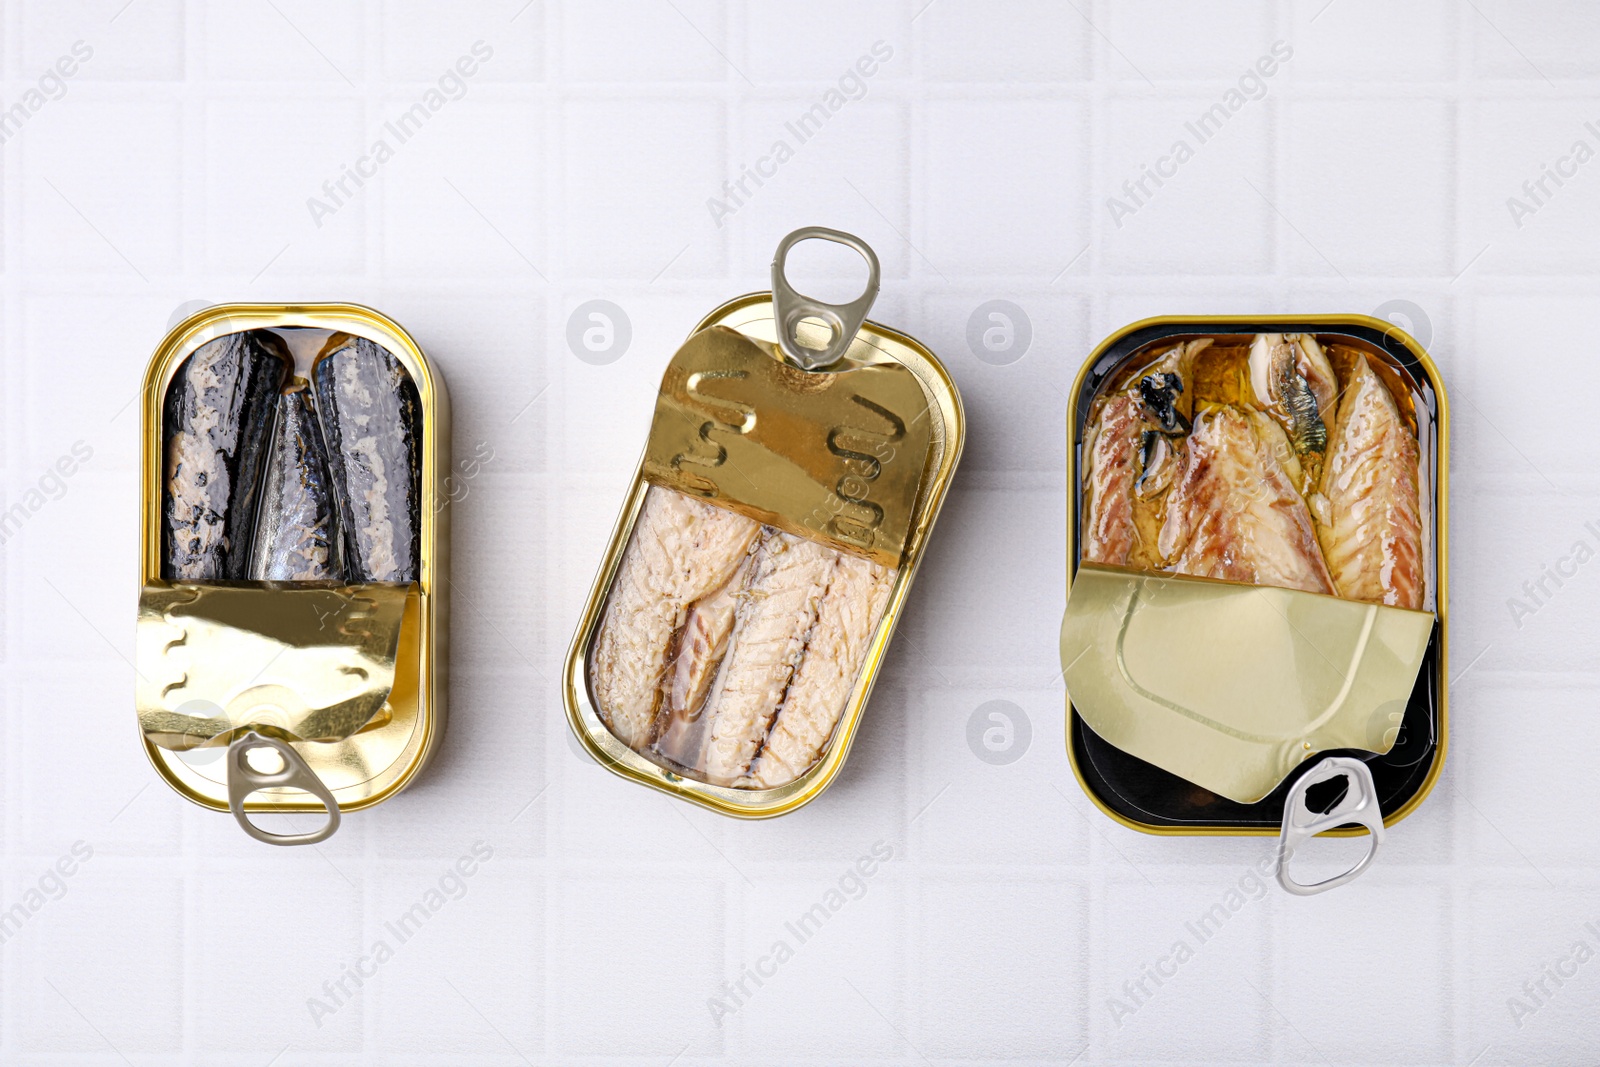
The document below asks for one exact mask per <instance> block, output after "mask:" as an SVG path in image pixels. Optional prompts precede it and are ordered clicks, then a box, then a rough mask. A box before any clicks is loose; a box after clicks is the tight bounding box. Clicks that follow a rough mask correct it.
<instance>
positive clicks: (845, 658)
mask: <svg viewBox="0 0 1600 1067" xmlns="http://www.w3.org/2000/svg"><path fill="white" fill-rule="evenodd" d="M894 577H895V572H894V571H892V570H890V569H888V568H886V567H883V566H881V565H879V564H877V563H874V562H872V561H871V560H867V559H862V558H860V557H857V556H850V555H843V554H841V555H840V556H839V559H838V562H837V563H836V564H835V565H834V569H833V575H832V577H831V578H830V580H829V582H828V591H827V593H826V594H824V596H823V598H822V605H821V607H820V608H819V609H818V611H817V622H816V625H815V626H813V627H812V630H811V639H810V640H809V641H807V642H806V648H805V654H804V655H803V656H802V657H801V660H800V666H799V667H798V668H796V670H795V672H794V679H793V681H792V682H791V683H790V685H789V691H788V693H787V694H785V695H784V698H783V705H782V706H781V707H780V708H779V709H778V717H777V720H776V722H774V723H773V726H772V730H771V732H770V733H769V734H768V735H767V741H766V744H765V745H764V746H762V748H761V753H760V755H759V756H757V757H756V760H755V763H754V765H753V766H752V767H751V771H750V775H749V777H748V778H747V779H743V780H741V781H740V782H739V783H738V784H740V785H748V786H750V787H752V788H755V789H771V788H775V787H777V786H780V785H787V784H788V783H790V782H792V781H794V780H795V779H796V778H798V777H799V776H800V775H802V774H804V773H805V772H806V771H807V770H809V769H810V768H811V766H812V765H813V764H815V763H816V762H817V760H818V758H819V757H820V756H821V755H822V752H823V750H824V749H825V748H826V747H827V746H828V742H829V740H830V739H831V738H832V737H833V730H834V727H835V726H836V725H837V724H838V722H839V716H840V715H841V714H842V713H843V711H844V708H845V704H846V703H848V701H849V699H850V693H851V692H852V690H854V689H855V685H856V679H857V678H858V676H859V675H860V674H861V667H862V664H863V663H864V662H865V661H866V656H867V648H868V647H869V646H870V645H871V643H872V635H873V634H874V633H876V632H877V629H878V621H879V620H880V619H881V618H882V617H883V609H884V607H885V605H887V604H888V602H889V591H890V589H891V588H892V587H893V585H894Z"/></svg>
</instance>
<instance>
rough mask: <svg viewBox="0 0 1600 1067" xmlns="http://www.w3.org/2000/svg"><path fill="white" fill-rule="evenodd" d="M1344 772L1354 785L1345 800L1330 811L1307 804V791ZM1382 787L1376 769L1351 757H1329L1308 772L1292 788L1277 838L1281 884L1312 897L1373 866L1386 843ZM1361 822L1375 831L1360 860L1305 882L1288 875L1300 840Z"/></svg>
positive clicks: (1296, 893) (1346, 794)
mask: <svg viewBox="0 0 1600 1067" xmlns="http://www.w3.org/2000/svg"><path fill="white" fill-rule="evenodd" d="M1340 776H1344V777H1345V778H1346V780H1347V781H1348V782H1349V783H1350V785H1349V788H1348V789H1347V790H1346V791H1345V794H1344V798H1343V799H1341V800H1340V801H1339V803H1337V804H1335V805H1334V806H1333V808H1332V809H1331V810H1329V811H1326V812H1315V811H1312V810H1311V809H1310V808H1309V807H1307V806H1306V791H1307V790H1308V789H1310V788H1311V787H1312V786H1314V785H1316V784H1317V783H1319V782H1326V781H1330V780H1332V779H1334V778H1338V777H1340ZM1377 792H1378V791H1377V788H1376V787H1375V786H1373V784H1372V772H1371V771H1369V770H1368V769H1367V765H1366V764H1365V763H1363V762H1361V761H1360V760H1358V759H1353V758H1351V757H1350V756H1330V757H1328V758H1327V759H1325V760H1323V761H1322V762H1321V763H1319V764H1318V765H1317V766H1315V767H1313V768H1312V769H1311V770H1310V771H1308V772H1307V773H1306V774H1305V775H1303V776H1302V777H1301V778H1300V780H1299V781H1298V782H1296V783H1295V784H1294V787H1293V788H1292V789H1290V790H1289V797H1288V799H1287V800H1285V801H1284V804H1283V832H1282V834H1281V835H1280V836H1279V838H1278V884H1279V885H1281V886H1283V888H1285V889H1287V890H1288V891H1289V892H1291V893H1293V894H1295V895H1296V896H1300V897H1309V896H1312V895H1313V894H1316V893H1323V892H1326V891H1327V890H1329V889H1334V888H1337V887H1338V886H1341V885H1344V884H1345V883H1346V882H1352V881H1354V880H1355V879H1356V877H1357V876H1358V875H1360V874H1361V872H1362V871H1365V870H1366V869H1367V868H1368V867H1370V866H1372V860H1373V858H1374V857H1375V856H1377V854H1378V846H1379V845H1381V844H1383V812H1381V811H1379V810H1378V796H1377ZM1352 822H1354V823H1360V824H1361V825H1362V826H1365V827H1366V828H1367V829H1368V830H1369V831H1371V841H1372V844H1371V845H1370V846H1369V847H1368V848H1367V854H1366V855H1365V856H1362V857H1361V862H1359V863H1357V864H1356V865H1355V866H1354V867H1352V868H1350V869H1349V870H1348V871H1345V872H1344V873H1343V874H1337V875H1334V876H1333V877H1332V878H1327V879H1324V880H1323V881H1320V882H1313V883H1312V884H1310V885H1306V884H1305V883H1303V882H1297V881H1295V880H1294V879H1293V878H1292V877H1290V875H1289V860H1290V859H1291V858H1292V857H1293V856H1294V853H1295V850H1296V849H1297V848H1299V847H1300V844H1301V842H1303V841H1308V840H1310V839H1311V838H1313V837H1316V836H1317V835H1318V834H1320V833H1322V832H1323V831H1324V830H1332V829H1334V828H1335V827H1339V826H1343V825H1344V824H1345V823H1352Z"/></svg>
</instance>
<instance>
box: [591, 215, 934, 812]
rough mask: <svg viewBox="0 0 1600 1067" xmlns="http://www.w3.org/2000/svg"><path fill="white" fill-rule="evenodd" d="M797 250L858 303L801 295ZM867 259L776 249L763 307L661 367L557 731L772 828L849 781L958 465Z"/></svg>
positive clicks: (918, 360) (930, 378)
mask: <svg viewBox="0 0 1600 1067" xmlns="http://www.w3.org/2000/svg"><path fill="white" fill-rule="evenodd" d="M808 237H817V238H821V239H825V240H831V241H837V242H839V243H842V244H846V245H848V246H849V247H852V248H855V249H856V250H857V251H858V252H860V253H861V254H862V257H863V258H864V259H865V260H866V261H867V263H868V265H869V268H870V281H869V284H868V287H867V290H866V292H865V293H863V295H862V297H861V298H859V299H857V300H856V301H855V302H853V303H852V304H850V305H847V306H843V307H834V306H830V305H824V304H819V303H817V302H816V301H813V300H809V299H807V298H804V297H801V296H799V295H798V294H796V293H794V291H793V290H792V289H790V288H789V286H788V284H787V281H786V279H785V277H784V274H783V264H784V261H785V258H786V256H787V253H788V250H789V248H790V247H792V245H793V244H794V243H796V242H797V241H799V240H803V239H806V238H808ZM877 275H878V271H877V260H876V257H875V256H873V255H872V252H871V250H870V249H869V248H867V247H866V246H865V245H864V244H863V243H862V242H860V241H859V240H858V239H856V238H854V237H850V236H849V235H846V234H839V233H837V232H835V231H831V230H822V229H813V230H802V231H797V232H796V233H795V234H791V235H790V236H789V237H787V238H785V240H784V242H783V243H782V244H780V246H779V250H778V255H777V258H776V259H775V261H774V263H773V287H774V289H773V293H772V294H770V295H769V294H764V293H763V294H753V295H752V296H748V297H743V298H740V299H739V300H735V301H732V302H730V303H729V304H727V305H724V306H723V307H722V308H720V309H718V311H716V312H714V313H713V314H712V315H711V316H709V317H708V318H707V319H706V320H705V321H704V322H702V323H701V326H700V328H699V329H697V330H696V331H695V333H694V334H693V335H692V336H691V337H690V338H689V340H688V341H687V342H686V343H685V344H684V346H683V347H682V348H681V349H679V351H678V353H677V354H676V355H675V356H674V357H673V359H672V362H671V363H670V364H669V366H668V368H667V371H666V374H665V376H664V378H663V381H662V387H661V391H660V394H659V396H658V399H657V407H656V416H655V420H654V423H653V425H652V428H651V431H650V437H649V441H648V444H647V446H646V450H645V457H644V459H643V461H642V462H641V465H640V470H639V473H638V474H637V475H636V476H635V482H634V489H633V492H632V494H631V495H630V499H629V501H628V504H627V505H626V507H625V509H624V513H623V516H622V519H621V521H620V522H619V525H618V528H617V531H616V533H615V535H614V536H613V539H612V545H611V549H610V551H609V552H608V555H607V559H606V561H605V563H604V565H603V566H602V569H601V573H600V576H599V578H598V579H597V582H596V585H595V588H594V591H593V592H592V594H591V596H590V601H589V606H588V609H587V610H586V613H585V617H584V619H583V621H582V622H581V623H580V625H579V629H578V633H577V636H576V637H575V639H574V642H573V647H572V651H571V652H570V654H569V656H568V663H567V676H566V699H567V710H568V717H569V720H570V722H571V724H572V726H573V729H574V730H575V731H576V732H577V734H578V737H579V738H580V740H581V741H582V742H583V743H584V745H585V747H586V748H588V750H589V751H590V752H591V754H593V755H594V756H595V757H596V758H597V759H598V760H600V761H601V762H602V763H603V764H605V765H606V766H608V767H610V768H611V769H612V770H615V771H617V772H618V773H620V774H623V775H624V776H626V777H630V778H633V779H635V780H638V781H642V782H645V783H647V784H650V785H654V786H656V787H658V788H661V789H664V790H666V791H668V792H673V793H676V794H678V795H680V796H683V797H685V798H687V799H690V800H692V801H694V802H697V803H700V804H703V805H705V806H707V807H711V808H713V809H714V810H718V811H722V812H724V813H727V814H733V815H740V816H745V817H763V816H768V815H776V814H781V813H782V812H785V811H789V810H792V809H793V808H795V807H798V806H799V805H801V804H803V803H805V802H807V801H809V800H810V799H812V798H813V797H815V796H816V795H817V794H818V793H819V792H821V790H822V789H823V788H825V787H826V785H827V784H828V782H829V781H831V779H832V777H833V775H834V774H836V773H837V770H838V768H839V766H840V765H841V764H842V762H843V759H844V756H845V753H846V751H847V749H848V745H849V741H850V738H851V736H852V734H853V732H854V730H855V728H856V725H857V723H858V721H859V719H860V715H861V712H862V709H863V708H864V706H865V704H866V700H867V695H868V692H869V691H870V688H871V684H872V680H873V677H874V675H875V674H876V672H877V669H878V665H879V662H880V661H881V657H882V654H883V650H884V647H885V646H886V644H887V642H888V639H889V635H890V633H891V632H892V630H893V627H894V622H895V619H896V618H897V616H898V612H899V606H900V604H901V603H902V602H903V600H904V597H905V593H906V589H907V588H908V586H909V582H910V578H911V575H912V574H913V572H914V571H915V569H916V564H917V561H918V560H919V559H920V556H921V552H922V548H923V545H924V543H925V540H926V537H927V535H928V532H929V530H930V529H931V527H932V524H933V520H934V518H935V516H936V515H937V512H938V508H939V505H940V503H941V502H942V500H943V496H944V493H945V490H946V488H947V486H948V483H949V480H950V477H951V474H952V473H953V471H954V468H955V464H956V461H957V459H958V457H959V454H960V447H961V438H962V421H961V409H960V400H959V397H958V396H957V394H956V391H955V388H954V386H953V384H952V383H951V382H950V380H949V378H948V376H947V375H945V373H944V370H943V368H942V367H941V366H940V365H939V364H938V362H937V360H935V359H934V357H933V356H932V354H931V353H929V352H927V350H926V349H924V348H922V347H921V346H920V345H917V344H916V342H914V341H912V340H911V339H910V338H907V337H904V336H902V335H900V334H896V333H894V332H893V331H890V330H887V329H885V328H883V327H881V326H878V325H877V324H875V323H871V322H867V321H866V320H865V316H866V313H867V310H868V308H869V307H870V305H871V303H872V300H873V298H874V296H875V295H876V291H877Z"/></svg>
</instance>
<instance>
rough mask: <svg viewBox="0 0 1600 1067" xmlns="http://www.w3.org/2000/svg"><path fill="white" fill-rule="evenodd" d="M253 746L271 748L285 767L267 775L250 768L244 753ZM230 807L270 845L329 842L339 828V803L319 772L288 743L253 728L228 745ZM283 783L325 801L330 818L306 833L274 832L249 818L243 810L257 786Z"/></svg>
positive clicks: (246, 827)
mask: <svg viewBox="0 0 1600 1067" xmlns="http://www.w3.org/2000/svg"><path fill="white" fill-rule="evenodd" d="M253 748H270V749H272V750H273V751H274V752H276V753H277V754H278V755H279V756H280V757H282V759H283V767H282V768H281V769H279V770H276V771H273V772H272V773H271V774H264V773H262V772H261V771H258V770H256V769H255V768H253V767H251V766H250V764H249V762H248V761H247V760H246V759H245V755H246V754H247V753H249V751H250V750H251V749H253ZM227 767H228V810H230V811H232V812H233V817H234V819H236V820H237V821H238V823H239V825H240V826H241V827H243V828H244V832H245V833H247V834H249V835H250V836H251V837H253V838H255V839H256V840H257V841H262V842H265V843H266V844H269V845H314V844H316V843H317V842H318V841H326V840H327V839H328V838H330V837H332V836H333V832H334V831H335V830H337V829H339V803H338V801H336V800H334V799H333V794H332V793H330V792H329V791H328V787H327V786H325V785H323V784H322V779H321V778H318V777H317V772H315V771H313V770H312V769H311V768H310V767H308V766H307V765H306V761H305V760H303V759H301V758H300V753H298V752H296V751H295V750H294V749H293V748H291V747H290V746H289V745H287V744H285V743H284V742H282V741H279V740H278V739H277V738H275V737H262V736H261V735H260V734H258V733H256V732H255V731H254V730H251V731H250V732H249V733H247V734H245V735H244V736H243V737H241V738H239V739H238V740H237V741H235V742H234V743H233V744H231V745H229V746H228V763H227ZM283 786H293V787H294V788H296V789H304V790H305V791H306V792H307V793H310V794H311V795H312V796H314V797H316V798H317V799H318V800H320V801H321V802H322V806H323V807H324V808H326V809H327V810H328V821H327V822H326V823H324V824H323V825H322V826H321V827H319V828H318V829H316V830H312V831H311V832H310V833H306V834H274V833H269V832H268V831H266V830H263V829H261V828H260V827H259V826H257V825H256V824H255V823H253V822H251V821H250V818H249V816H247V815H246V814H245V812H244V802H245V798H246V797H248V796H249V795H250V794H251V793H254V792H255V791H256V790H258V789H276V788H280V787H283Z"/></svg>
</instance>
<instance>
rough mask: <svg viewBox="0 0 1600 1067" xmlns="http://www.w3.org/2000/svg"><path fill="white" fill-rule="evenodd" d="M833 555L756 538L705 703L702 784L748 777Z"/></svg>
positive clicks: (804, 544) (786, 537)
mask: <svg viewBox="0 0 1600 1067" xmlns="http://www.w3.org/2000/svg"><path fill="white" fill-rule="evenodd" d="M838 558H839V553H838V551H837V550H835V549H833V548H830V547H828V546H826V545H822V544H818V543H816V542H814V541H806V540H803V539H801V538H798V537H795V536H794V535H792V534H787V533H782V532H778V531H773V532H771V533H769V534H767V535H766V536H765V537H763V538H762V541H761V547H760V548H759V549H758V550H757V555H756V560H755V563H754V568H755V570H754V573H753V574H752V575H751V577H750V584H749V587H748V590H747V594H746V596H745V598H744V600H743V602H741V603H740V605H739V608H738V610H737V611H736V612H735V615H734V624H733V634H732V636H731V637H730V638H729V641H730V644H729V648H728V654H727V655H726V656H725V657H724V658H723V660H722V666H721V667H720V668H719V669H718V671H717V678H716V681H715V682H714V683H713V684H712V689H711V694H710V695H709V696H708V697H707V698H706V710H705V712H704V713H703V714H705V715H707V716H709V717H710V718H709V719H708V724H709V725H708V728H709V731H710V735H711V736H710V737H709V738H708V739H707V742H706V749H705V765H704V768H703V771H704V774H705V778H706V780H707V781H708V782H710V783H711V784H713V785H732V784H733V783H734V782H736V781H738V780H739V779H740V778H743V777H744V776H745V775H746V774H748V773H749V771H750V763H751V761H752V760H753V759H755V756H756V753H757V752H758V751H759V750H760V748H761V745H762V742H763V741H764V740H765V738H766V736H767V732H768V730H769V729H771V726H772V720H773V717H774V716H775V715H776V714H777V713H778V707H779V705H780V704H781V703H782V701H783V697H784V693H785V692H786V691H787V690H788V688H789V683H790V680H791V679H792V678H793V676H794V672H795V669H796V668H797V667H798V666H799V664H800V658H801V654H802V653H803V652H804V651H805V647H806V643H807V641H808V640H809V639H810V636H811V633H812V630H813V628H814V626H815V625H816V620H817V610H818V608H819V606H820V605H821V602H822V599H823V594H824V593H825V592H826V591H827V586H828V579H829V577H830V576H831V574H832V573H833V569H834V567H835V565H836V563H837V560H838Z"/></svg>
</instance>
